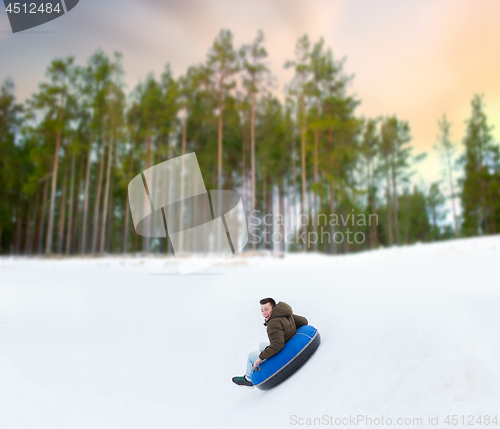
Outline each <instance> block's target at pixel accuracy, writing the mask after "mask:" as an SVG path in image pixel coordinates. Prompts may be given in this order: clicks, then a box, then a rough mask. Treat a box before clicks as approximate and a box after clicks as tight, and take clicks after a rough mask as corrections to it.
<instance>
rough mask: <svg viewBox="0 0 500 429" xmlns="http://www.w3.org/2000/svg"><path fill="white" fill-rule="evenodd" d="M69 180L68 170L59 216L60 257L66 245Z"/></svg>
mask: <svg viewBox="0 0 500 429" xmlns="http://www.w3.org/2000/svg"><path fill="white" fill-rule="evenodd" d="M67 179H68V169H67V168H65V169H64V178H63V185H62V186H63V190H62V197H61V214H60V215H59V234H58V240H57V253H58V254H59V255H60V254H61V253H62V251H63V243H64V227H65V223H66V182H67Z"/></svg>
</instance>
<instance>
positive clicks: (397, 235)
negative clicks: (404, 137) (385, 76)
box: [392, 165, 399, 246]
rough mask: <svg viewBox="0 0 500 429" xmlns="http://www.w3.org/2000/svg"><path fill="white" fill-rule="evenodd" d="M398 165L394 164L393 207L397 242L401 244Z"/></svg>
mask: <svg viewBox="0 0 500 429" xmlns="http://www.w3.org/2000/svg"><path fill="white" fill-rule="evenodd" d="M395 170H396V167H395V166H394V165H393V166H392V207H393V209H394V232H395V235H396V244H397V245H398V246H399V224H398V194H397V186H396V171H395Z"/></svg>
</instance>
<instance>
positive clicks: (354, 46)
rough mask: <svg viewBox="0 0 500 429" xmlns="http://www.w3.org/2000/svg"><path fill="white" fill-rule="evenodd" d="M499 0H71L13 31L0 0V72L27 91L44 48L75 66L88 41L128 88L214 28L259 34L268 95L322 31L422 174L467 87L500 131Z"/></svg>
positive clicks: (204, 45) (435, 170) (88, 50)
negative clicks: (401, 125)
mask: <svg viewBox="0 0 500 429" xmlns="http://www.w3.org/2000/svg"><path fill="white" fill-rule="evenodd" d="M499 22H500V1H498V0H479V1H474V2H473V1H464V0H442V1H436V0H432V1H431V0H418V1H417V0H404V1H403V0H379V1H374V0H329V1H323V0H309V1H304V0H252V1H250V0H237V1H235V0H232V1H222V0H204V1H203V0H141V1H138V0H119V1H118V0H80V3H79V4H78V6H77V7H76V8H75V9H73V10H72V11H71V12H69V13H68V14H67V15H66V16H63V17H61V18H59V19H57V20H55V21H52V22H50V23H48V24H45V25H43V26H41V27H37V28H35V29H33V30H28V31H27V32H23V33H17V34H12V33H10V26H9V23H8V18H7V14H6V12H5V8H4V7H3V5H2V6H1V7H0V80H2V81H3V80H4V79H5V78H7V77H8V76H10V77H12V78H13V79H14V81H15V84H16V93H17V96H18V99H19V100H24V99H26V98H27V97H29V96H30V95H31V94H32V93H33V92H35V91H36V89H37V84H38V83H39V82H41V81H42V80H43V78H44V73H45V69H46V67H47V65H48V64H49V62H50V61H51V60H52V59H53V58H55V57H65V56H68V55H74V56H75V57H76V60H77V62H78V63H80V64H83V63H84V62H85V61H86V60H87V58H88V57H89V56H90V55H91V54H92V52H94V51H95V50H96V49H97V48H99V47H101V48H103V49H104V50H105V51H106V52H107V53H109V54H111V53H112V52H113V51H115V50H116V51H120V52H121V53H122V54H123V65H124V69H125V72H126V82H127V84H128V89H129V90H130V89H132V88H133V87H134V86H135V85H136V84H137V83H138V82H139V81H140V80H143V79H144V78H145V76H146V75H147V74H148V73H149V72H153V73H154V74H155V75H156V76H159V74H160V73H161V72H162V70H163V68H164V66H165V64H166V63H170V64H171V67H172V70H173V71H174V74H175V76H176V77H177V76H179V75H180V74H182V73H184V71H185V70H186V69H187V67H188V66H190V65H193V64H197V63H199V62H201V61H204V60H205V58H206V54H207V51H208V49H209V47H210V46H211V44H212V42H213V40H214V38H215V37H216V36H217V34H218V32H219V31H220V30H221V29H222V28H227V29H229V30H231V31H232V32H233V34H234V35H235V39H234V42H235V46H236V47H239V46H241V45H242V44H244V43H250V42H252V40H253V39H254V38H255V36H256V34H257V31H258V30H259V29H262V30H263V32H264V34H265V38H266V41H265V45H266V47H267V49H268V52H269V63H270V68H271V70H272V73H273V74H274V75H275V76H276V77H277V83H278V87H277V88H276V89H275V92H276V94H277V95H278V96H280V97H282V96H283V87H284V85H285V84H287V83H289V81H290V79H291V77H292V71H291V70H285V69H284V68H283V65H284V63H285V61H286V60H287V59H292V58H293V53H294V46H295V43H296V41H297V39H298V38H299V37H300V36H302V35H303V34H308V35H309V37H310V38H311V40H312V41H313V42H315V41H317V40H318V39H319V38H320V37H323V38H324V39H325V41H326V45H327V46H329V47H330V48H331V49H332V51H333V53H334V56H335V57H336V58H337V59H340V58H343V57H345V58H346V62H345V66H344V70H345V72H346V73H347V74H353V75H354V79H353V81H352V84H351V86H350V92H351V93H354V94H356V95H357V97H358V99H360V100H361V101H362V103H361V105H360V106H359V108H358V110H357V113H358V114H359V115H364V116H366V117H376V116H380V115H390V114H396V115H397V116H398V117H399V118H400V119H404V120H408V121H409V123H410V127H411V132H412V136H413V140H412V143H413V146H414V147H415V152H416V153H417V152H422V151H425V152H427V153H429V157H428V159H427V160H426V161H424V162H423V163H422V164H421V165H420V167H419V175H417V176H416V180H417V181H418V180H420V177H422V178H423V179H424V180H426V181H431V180H436V179H438V178H439V170H440V167H439V165H438V162H437V159H436V156H435V154H434V151H433V150H432V146H433V144H434V143H435V142H436V135H437V134H438V126H437V120H438V119H439V118H440V117H441V116H442V114H443V113H444V112H446V114H447V115H448V118H449V120H450V122H452V128H451V132H452V139H453V140H454V141H455V142H457V143H459V148H461V140H462V138H463V135H464V132H465V125H464V120H465V119H466V118H467V117H468V116H469V115H470V101H471V99H472V97H473V95H474V94H475V93H478V94H484V102H485V104H486V113H487V115H488V119H489V123H490V124H491V125H495V130H494V131H493V135H494V137H495V140H496V141H498V140H500V24H499Z"/></svg>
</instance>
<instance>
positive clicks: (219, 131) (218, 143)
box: [217, 72, 224, 212]
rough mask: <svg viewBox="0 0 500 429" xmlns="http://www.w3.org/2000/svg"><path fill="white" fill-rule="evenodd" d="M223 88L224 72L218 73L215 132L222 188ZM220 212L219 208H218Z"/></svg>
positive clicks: (219, 177) (218, 179) (218, 182)
mask: <svg viewBox="0 0 500 429" xmlns="http://www.w3.org/2000/svg"><path fill="white" fill-rule="evenodd" d="M223 90H224V72H222V73H221V75H220V81H219V125H218V133H217V185H218V189H222V110H223V107H224V106H223ZM219 212H220V210H219Z"/></svg>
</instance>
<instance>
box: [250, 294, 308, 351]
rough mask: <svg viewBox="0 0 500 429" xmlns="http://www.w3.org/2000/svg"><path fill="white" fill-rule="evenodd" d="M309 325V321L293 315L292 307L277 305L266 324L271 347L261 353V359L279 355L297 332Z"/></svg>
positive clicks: (284, 304)
mask: <svg viewBox="0 0 500 429" xmlns="http://www.w3.org/2000/svg"><path fill="white" fill-rule="evenodd" d="M303 325H307V319H306V318H305V317H302V316H297V315H295V314H293V313H292V307H290V306H289V305H288V304H286V303H284V302H280V303H278V304H276V307H274V309H273V312H272V314H271V317H270V318H269V320H268V321H267V322H266V323H264V326H267V336H268V337H269V343H270V344H269V345H268V346H267V347H266V348H265V349H264V350H263V351H262V352H261V353H260V355H259V358H260V359H262V360H264V359H269V358H270V357H271V356H273V355H275V354H276V353H278V352H279V351H280V350H281V349H282V348H283V347H285V343H286V342H287V341H289V340H290V339H291V338H292V337H293V336H294V335H295V333H296V332H297V328H300V327H301V326H303Z"/></svg>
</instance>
